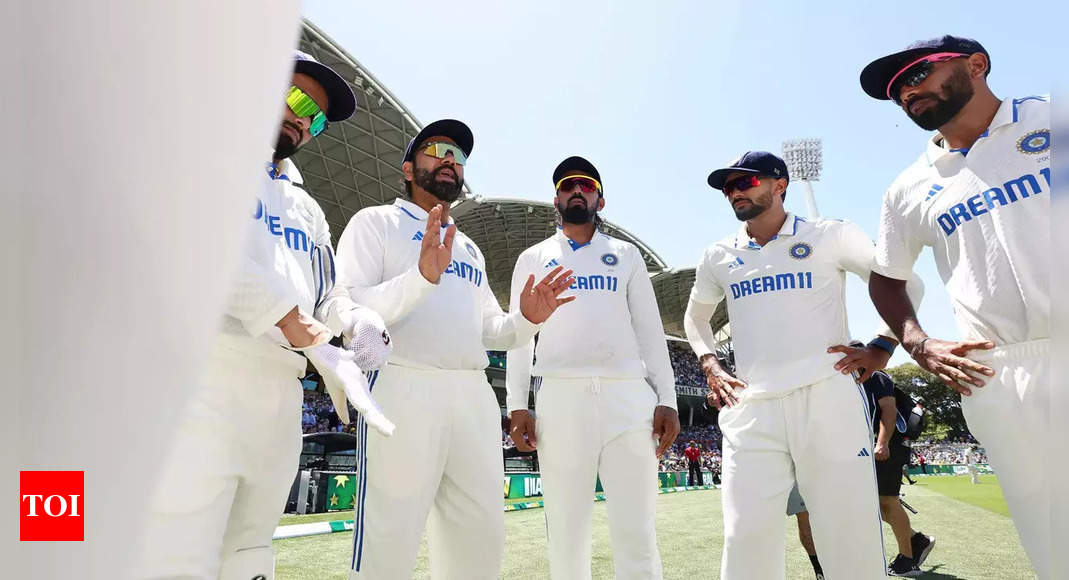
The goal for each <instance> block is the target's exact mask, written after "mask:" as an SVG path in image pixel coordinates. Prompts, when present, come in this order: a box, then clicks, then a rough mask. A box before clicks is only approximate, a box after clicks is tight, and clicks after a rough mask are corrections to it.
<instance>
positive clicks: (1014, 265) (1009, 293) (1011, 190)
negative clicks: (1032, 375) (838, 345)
mask: <svg viewBox="0 0 1069 580" xmlns="http://www.w3.org/2000/svg"><path fill="white" fill-rule="evenodd" d="M1050 157H1051V133H1050V102H1049V99H1048V98H1047V97H1025V98H1023V99H1005V100H1004V101H1002V105H1001V106H1000V107H999V109H998V112H997V113H996V114H995V118H994V119H993V120H992V121H991V126H990V127H989V128H988V129H987V131H986V132H984V134H983V135H981V136H980V138H979V139H978V140H977V141H976V143H974V144H973V146H972V148H971V149H969V150H968V151H960V150H954V149H949V148H947V146H946V144H945V143H944V141H943V138H942V136H940V135H938V134H937V135H936V136H935V137H934V138H933V139H932V140H931V141H929V142H928V147H927V150H926V151H925V152H924V153H923V154H922V155H921V156H920V158H919V159H917V161H915V162H914V163H913V165H911V166H910V167H909V168H907V169H906V170H905V171H903V172H902V174H901V175H899V176H898V178H897V179H895V181H894V183H892V184H891V187H890V189H888V190H887V193H886V194H885V195H884V200H883V210H882V212H881V216H880V231H879V235H878V236H877V243H876V264H875V266H874V267H873V271H875V272H877V273H879V274H882V275H884V276H888V277H890V278H898V279H902V277H903V276H908V275H909V272H910V271H911V270H912V268H913V263H914V262H915V261H916V260H917V255H918V254H919V253H920V251H921V249H922V248H923V247H924V246H931V247H932V253H933V255H934V256H935V263H936V267H937V268H938V270H939V275H940V277H941V278H942V279H943V282H944V284H946V288H947V293H948V294H949V295H950V300H951V302H952V304H953V306H954V316H955V318H956V319H957V323H958V329H959V330H960V332H961V334H962V337H963V338H964V339H966V340H970V339H974V340H978V339H987V340H991V341H994V342H995V343H997V344H1011V343H1016V342H1024V341H1028V340H1033V339H1039V338H1048V337H1049V336H1050V331H1049V327H1048V318H1049V315H1050V273H1049V266H1048V260H1049V257H1048V254H1047V252H1048V248H1049V247H1050V191H1051V187H1050V180H1051V175H1050Z"/></svg>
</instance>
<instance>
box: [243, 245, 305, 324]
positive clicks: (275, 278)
mask: <svg viewBox="0 0 1069 580" xmlns="http://www.w3.org/2000/svg"><path fill="white" fill-rule="evenodd" d="M248 234H249V237H248V238H247V239H246V244H245V250H244V251H243V252H242V253H241V257H240V258H239V263H238V268H237V272H236V273H235V275H234V278H233V281H232V283H231V284H230V291H229V293H228V295H227V300H226V306H225V313H226V315H228V316H231V317H233V318H235V319H237V320H238V321H240V322H241V325H242V326H244V327H245V330H246V331H247V332H248V333H249V334H250V335H251V336H257V337H258V336H260V335H262V334H264V333H265V332H267V331H268V330H270V329H271V327H272V326H274V325H275V323H277V322H278V321H279V320H281V319H282V317H283V316H285V315H286V313H288V312H289V311H290V310H293V308H294V307H295V306H297V303H298V299H297V293H296V291H295V289H294V288H293V284H292V282H290V281H289V280H288V279H287V278H286V276H285V275H283V274H282V273H280V272H277V271H275V269H274V267H273V262H274V247H273V245H272V244H270V243H268V242H269V241H270V240H267V239H265V238H266V236H263V235H260V234H261V232H260V231H250V232H248Z"/></svg>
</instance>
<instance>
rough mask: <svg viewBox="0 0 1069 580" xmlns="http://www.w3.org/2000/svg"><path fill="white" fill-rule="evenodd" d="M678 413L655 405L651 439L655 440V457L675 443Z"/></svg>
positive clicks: (677, 431)
mask: <svg viewBox="0 0 1069 580" xmlns="http://www.w3.org/2000/svg"><path fill="white" fill-rule="evenodd" d="M679 429H680V427H679V412H678V411H676V410H675V409H673V408H671V407H665V406H664V405H657V408H655V409H654V410H653V438H654V439H657V441H658V443H657V457H660V456H662V455H664V452H665V451H668V448H669V447H671V446H672V443H675V440H676V437H678V436H679Z"/></svg>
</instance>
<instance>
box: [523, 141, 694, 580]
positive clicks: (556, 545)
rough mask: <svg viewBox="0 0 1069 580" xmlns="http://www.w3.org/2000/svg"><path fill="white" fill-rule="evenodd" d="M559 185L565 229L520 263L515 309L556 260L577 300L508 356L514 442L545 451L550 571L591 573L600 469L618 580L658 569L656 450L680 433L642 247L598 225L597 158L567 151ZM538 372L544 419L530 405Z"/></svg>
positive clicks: (656, 574) (567, 576) (601, 204)
mask: <svg viewBox="0 0 1069 580" xmlns="http://www.w3.org/2000/svg"><path fill="white" fill-rule="evenodd" d="M553 184H554V188H555V190H556V195H555V197H554V200H553V205H554V207H555V208H556V210H557V213H558V214H559V216H560V222H561V223H560V229H558V230H557V233H556V234H554V235H553V236H552V237H550V238H549V239H546V240H545V241H542V242H539V243H538V244H536V245H534V246H532V247H530V248H528V249H527V250H525V251H524V252H523V253H522V254H520V257H519V258H518V259H517V260H516V267H515V269H514V270H513V274H512V302H511V308H512V309H516V308H517V306H518V305H519V301H520V299H521V297H522V296H523V291H524V289H523V284H524V281H525V280H527V279H528V278H530V277H531V276H539V277H540V276H542V275H543V274H544V272H546V271H548V270H551V269H553V268H559V267H561V266H563V267H566V268H568V269H569V270H571V271H574V272H575V282H573V283H572V285H571V288H570V289H571V290H572V291H573V292H574V293H575V294H574V296H575V299H576V303H575V304H574V305H573V306H571V307H569V308H567V309H566V310H564V311H563V312H561V313H560V314H558V315H557V316H555V317H553V319H552V320H550V321H548V322H546V323H545V325H543V327H542V330H541V331H540V332H539V335H538V342H537V345H536V344H535V343H534V341H532V340H528V341H527V342H526V343H524V344H522V345H520V347H519V348H516V349H514V350H511V351H509V353H508V365H507V370H506V375H507V376H506V385H507V387H506V388H507V390H508V407H509V412H510V416H511V419H512V440H513V441H515V442H516V446H517V447H518V448H519V449H520V450H521V451H531V450H532V449H534V448H535V447H536V446H537V448H538V461H539V466H540V469H541V474H542V494H543V498H544V499H545V510H546V514H545V515H546V530H547V535H548V538H549V569H550V576H551V577H552V578H556V579H562V580H573V579H582V578H590V574H591V570H590V541H591V540H590V533H591V523H592V521H591V520H592V516H593V510H594V501H593V499H594V498H593V496H594V486H595V482H596V480H597V478H598V476H599V475H600V477H601V484H602V487H603V488H604V490H605V499H606V501H607V502H608V504H607V509H608V513H609V535H610V538H611V539H612V547H613V563H614V567H613V569H614V570H615V574H616V578H636V579H638V578H643V579H645V578H661V557H660V554H659V552H658V551H657V534H656V530H655V520H656V508H657V489H658V481H657V457H658V456H660V455H661V454H662V453H664V451H665V450H666V449H668V448H669V446H671V445H672V442H673V441H675V438H676V436H677V435H678V434H679V416H678V414H677V412H676V389H675V375H674V373H673V372H672V364H671V362H670V360H669V358H668V344H667V342H665V338H664V327H663V326H662V324H661V316H660V311H659V310H658V308H657V299H656V296H655V295H654V293H653V284H652V283H651V282H650V277H649V274H648V273H647V271H646V262H645V261H644V260H643V259H642V254H640V253H639V251H638V248H636V247H635V246H634V245H633V244H630V243H628V242H625V241H623V240H618V239H616V238H612V237H610V236H607V235H605V234H604V233H602V232H601V231H599V228H598V225H599V224H600V217H599V216H598V211H600V210H602V209H604V208H605V198H604V190H603V188H602V182H601V175H600V174H599V173H598V170H597V169H596V168H595V167H594V165H593V164H592V163H590V162H589V161H587V160H586V159H583V158H582V157H569V158H567V159H565V160H564V161H562V162H561V163H560V164H559V165H558V166H557V168H556V169H555V170H554V171H553ZM532 355H534V360H535V362H534V365H533V366H532ZM532 376H534V377H537V381H538V383H539V385H540V386H539V389H538V392H537V401H536V411H537V415H538V420H537V423H536V421H535V419H534V417H532V416H531V413H530V412H529V411H528V409H527V399H528V394H529V393H530V386H531V377H532Z"/></svg>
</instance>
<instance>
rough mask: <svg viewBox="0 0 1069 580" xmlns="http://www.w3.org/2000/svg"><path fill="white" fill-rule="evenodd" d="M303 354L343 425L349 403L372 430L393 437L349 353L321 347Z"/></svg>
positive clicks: (365, 378)
mask: <svg viewBox="0 0 1069 580" xmlns="http://www.w3.org/2000/svg"><path fill="white" fill-rule="evenodd" d="M303 352H304V354H305V356H307V357H308V360H309V361H311V363H312V366H314V367H315V368H316V370H317V371H319V374H320V376H322V377H323V383H324V384H325V385H326V387H327V394H329V395H330V400H331V402H332V403H334V411H335V412H337V413H338V418H339V419H341V421H342V423H346V424H347V423H349V407H348V405H347V404H346V401H349V402H351V403H352V404H353V407H355V408H356V410H357V411H358V412H359V413H360V415H362V416H363V417H364V420H365V421H367V424H368V425H371V427H372V428H373V429H375V430H376V431H378V432H379V433H381V434H383V435H385V436H386V437H389V436H390V435H393V430H394V424H393V422H392V421H390V420H389V419H387V418H386V416H385V415H383V414H382V409H381V408H379V405H378V403H376V402H375V399H373V398H372V397H371V390H370V389H369V388H368V384H367V377H365V376H364V372H363V371H362V370H360V367H359V366H357V365H356V362H354V360H353V356H354V355H353V353H352V351H350V350H348V349H344V348H338V347H336V346H333V345H330V344H322V345H319V346H316V347H313V348H309V349H307V350H304V351H303Z"/></svg>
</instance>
